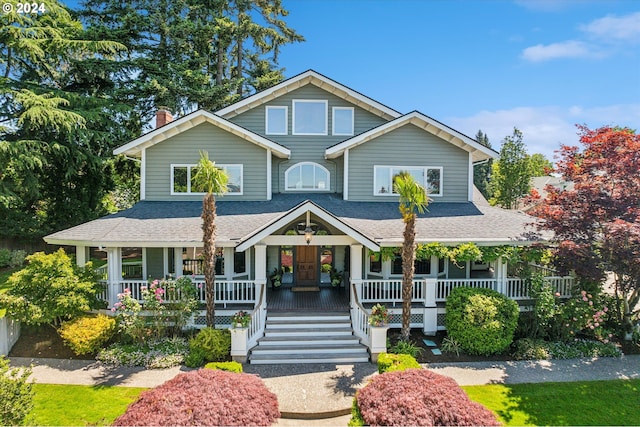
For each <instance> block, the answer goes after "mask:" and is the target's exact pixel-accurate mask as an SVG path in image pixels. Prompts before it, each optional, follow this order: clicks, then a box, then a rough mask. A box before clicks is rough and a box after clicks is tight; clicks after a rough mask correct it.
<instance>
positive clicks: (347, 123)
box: [332, 107, 353, 135]
mask: <svg viewBox="0 0 640 427" xmlns="http://www.w3.org/2000/svg"><path fill="white" fill-rule="evenodd" d="M332 111H333V116H332V123H333V129H332V133H333V134H334V135H353V107H333V108H332Z"/></svg>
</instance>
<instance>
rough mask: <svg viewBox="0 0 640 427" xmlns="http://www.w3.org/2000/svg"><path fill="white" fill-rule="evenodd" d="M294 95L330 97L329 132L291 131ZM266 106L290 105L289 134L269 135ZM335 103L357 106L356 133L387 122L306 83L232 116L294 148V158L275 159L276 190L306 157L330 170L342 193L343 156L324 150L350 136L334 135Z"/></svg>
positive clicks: (333, 187)
mask: <svg viewBox="0 0 640 427" xmlns="http://www.w3.org/2000/svg"><path fill="white" fill-rule="evenodd" d="M294 99H317V100H327V101H328V116H329V117H328V135H326V136H325V135H320V136H317V135H312V136H309V135H291V132H292V112H293V106H292V105H293V104H292V101H293V100H294ZM267 106H287V107H289V108H288V114H289V117H288V135H266V134H265V114H266V107H267ZM333 107H354V134H355V135H358V134H360V133H363V132H366V131H368V130H369V129H371V128H374V127H376V126H379V125H381V124H383V123H386V120H384V119H382V118H380V117H378V116H376V115H374V114H371V113H369V112H368V111H366V110H363V109H361V108H358V107H356V106H355V105H353V104H350V103H349V102H347V101H345V100H343V99H342V98H339V97H337V96H335V95H332V94H330V93H328V92H326V91H324V90H323V89H320V88H318V87H317V86H314V85H307V86H304V87H302V88H300V89H297V90H295V91H292V92H290V93H287V94H285V95H283V96H281V97H279V98H277V99H275V100H273V101H271V102H269V103H268V104H265V105H261V106H259V107H256V108H254V109H252V110H249V111H246V112H244V113H242V114H240V115H238V116H236V117H234V118H232V119H231V121H233V122H234V123H236V124H238V125H240V126H242V127H245V128H247V129H250V130H251V131H253V132H256V133H258V134H260V135H263V136H265V137H266V138H269V139H270V140H272V141H275V142H278V143H279V144H282V145H284V146H285V147H287V148H289V149H290V150H291V159H286V160H284V159H276V158H274V161H273V169H272V173H273V192H274V193H279V192H282V193H283V192H284V189H285V186H284V172H285V171H286V170H287V169H288V168H289V167H290V166H293V165H294V164H296V163H299V162H303V161H307V162H315V163H318V164H320V165H322V166H324V167H325V168H327V169H328V170H329V172H330V173H331V185H330V189H329V191H330V192H336V193H342V185H343V184H342V183H343V181H342V158H339V159H334V160H325V159H324V151H325V149H327V148H328V147H330V146H332V145H335V144H338V143H339V142H342V141H344V140H346V139H348V138H351V136H344V135H340V136H333V135H331V130H332V122H331V119H332V117H331V116H332V114H331V111H332V110H331V109H332V108H333Z"/></svg>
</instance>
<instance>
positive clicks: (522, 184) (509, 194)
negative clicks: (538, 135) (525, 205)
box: [489, 128, 532, 209]
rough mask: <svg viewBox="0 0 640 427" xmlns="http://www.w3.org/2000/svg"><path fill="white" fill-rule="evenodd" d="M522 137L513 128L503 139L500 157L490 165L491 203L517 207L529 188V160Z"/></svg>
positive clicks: (510, 207)
mask: <svg viewBox="0 0 640 427" xmlns="http://www.w3.org/2000/svg"><path fill="white" fill-rule="evenodd" d="M522 138H523V135H522V132H521V131H519V130H518V129H517V128H514V129H513V135H511V136H507V137H505V139H504V141H503V144H502V148H501V149H500V159H499V160H498V161H496V162H494V163H493V165H492V170H491V182H490V183H489V191H491V193H492V194H493V196H492V198H491V200H490V202H491V204H492V205H499V206H501V207H503V208H506V209H517V208H518V201H519V200H520V198H522V197H524V196H526V195H527V194H529V191H530V190H531V177H532V171H531V162H530V161H529V160H530V159H529V156H528V154H527V150H526V148H525V145H524V142H523V140H522Z"/></svg>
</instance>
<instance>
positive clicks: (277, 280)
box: [269, 268, 282, 289]
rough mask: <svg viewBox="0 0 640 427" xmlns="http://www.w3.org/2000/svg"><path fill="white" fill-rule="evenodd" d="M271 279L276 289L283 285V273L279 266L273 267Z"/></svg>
mask: <svg viewBox="0 0 640 427" xmlns="http://www.w3.org/2000/svg"><path fill="white" fill-rule="evenodd" d="M269 280H271V286H272V287H273V288H274V289H278V288H279V287H280V286H281V285H282V274H281V272H280V269H279V268H274V269H273V272H272V273H271V275H270V276H269Z"/></svg>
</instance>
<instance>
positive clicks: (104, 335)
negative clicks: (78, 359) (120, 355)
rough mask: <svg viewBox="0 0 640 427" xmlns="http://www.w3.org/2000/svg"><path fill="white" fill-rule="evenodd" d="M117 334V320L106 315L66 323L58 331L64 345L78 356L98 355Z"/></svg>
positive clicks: (81, 318)
mask: <svg viewBox="0 0 640 427" xmlns="http://www.w3.org/2000/svg"><path fill="white" fill-rule="evenodd" d="M115 332H116V321H115V319H114V318H112V317H108V316H105V315H104V314H99V315H97V316H95V317H80V318H78V319H76V320H72V321H69V322H64V323H63V324H62V326H61V327H60V329H59V330H58V333H59V334H60V336H61V337H62V339H63V340H64V343H65V344H66V345H67V346H69V347H71V349H72V350H73V352H74V353H75V354H77V355H81V354H94V353H96V352H97V351H98V350H100V349H101V348H102V346H103V345H104V344H106V343H107V342H108V341H109V340H110V339H111V338H112V337H113V335H114V334H115Z"/></svg>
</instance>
